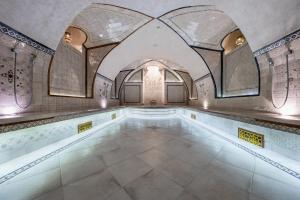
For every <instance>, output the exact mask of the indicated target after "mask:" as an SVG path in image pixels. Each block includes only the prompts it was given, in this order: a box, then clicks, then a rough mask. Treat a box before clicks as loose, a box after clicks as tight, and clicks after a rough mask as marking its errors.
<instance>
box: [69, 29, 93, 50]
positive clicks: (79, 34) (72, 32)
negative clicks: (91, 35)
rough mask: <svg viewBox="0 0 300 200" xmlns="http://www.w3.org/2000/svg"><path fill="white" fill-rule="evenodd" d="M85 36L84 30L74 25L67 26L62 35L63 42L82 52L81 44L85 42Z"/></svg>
mask: <svg viewBox="0 0 300 200" xmlns="http://www.w3.org/2000/svg"><path fill="white" fill-rule="evenodd" d="M86 39H87V36H86V34H85V32H83V31H82V30H81V29H79V28H76V27H69V28H68V29H67V30H66V32H65V35H64V42H65V43H66V44H68V45H70V46H72V47H73V48H74V49H76V50H78V51H79V52H82V45H83V43H85V41H86Z"/></svg>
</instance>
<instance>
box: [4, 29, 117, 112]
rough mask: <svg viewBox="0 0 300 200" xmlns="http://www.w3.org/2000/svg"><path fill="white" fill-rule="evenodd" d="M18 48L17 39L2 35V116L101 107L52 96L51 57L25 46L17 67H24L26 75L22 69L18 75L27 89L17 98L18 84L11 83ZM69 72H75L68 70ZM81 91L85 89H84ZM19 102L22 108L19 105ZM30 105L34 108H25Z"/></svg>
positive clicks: (83, 100) (96, 102) (88, 101)
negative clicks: (50, 91)
mask: <svg viewBox="0 0 300 200" xmlns="http://www.w3.org/2000/svg"><path fill="white" fill-rule="evenodd" d="M15 46H16V40H15V39H14V38H12V37H10V36H8V35H6V34H3V33H0V48H1V52H0V61H1V63H0V73H1V75H0V90H1V94H0V95H1V98H0V115H2V114H7V113H10V112H13V113H19V112H57V111H71V110H73V111H74V109H76V110H81V109H92V108H99V107H100V102H99V99H92V98H74V97H56V96H49V95H48V69H49V64H50V60H51V55H49V54H47V53H45V52H43V51H40V50H37V49H35V48H33V47H31V46H29V45H27V44H23V43H20V44H19V45H18V46H17V47H18V48H17V52H18V59H17V65H18V69H19V66H22V67H21V68H22V69H23V71H21V70H20V69H19V71H20V72H19V71H16V72H17V73H18V74H17V75H18V77H19V80H22V84H23V85H22V87H23V88H25V89H24V90H19V89H18V90H17V96H16V98H15V96H14V93H13V92H14V84H13V83H10V81H11V79H14V73H13V74H12V73H11V71H13V72H14V54H13V52H11V49H12V48H13V47H15ZM66 56H68V55H66ZM31 59H32V61H31ZM28 66H29V68H28ZM68 71H72V70H71V69H68ZM21 73H22V74H21ZM31 73H32V75H31ZM2 74H3V75H2ZM12 75H13V76H12ZM25 75H26V76H25ZM11 76H12V77H11ZM31 78H32V80H31ZM97 81H98V80H95V84H96V85H97V84H98V83H97ZM2 82H3V84H2ZM17 82H19V81H17ZM78 83H79V82H78ZM25 86H26V87H25ZM57 87H59V85H57ZM61 88H64V82H63V83H61ZM78 88H82V86H80V87H78ZM26 94H29V95H26ZM16 100H18V104H20V105H21V106H19V105H18V104H17V103H16ZM28 102H30V105H29V106H28V107H25V106H27V104H28ZM108 104H111V105H118V102H117V101H113V100H109V101H108ZM24 107H25V108H24Z"/></svg>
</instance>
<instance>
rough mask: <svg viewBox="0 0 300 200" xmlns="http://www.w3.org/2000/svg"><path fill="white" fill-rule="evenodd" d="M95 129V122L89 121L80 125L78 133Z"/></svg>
mask: <svg viewBox="0 0 300 200" xmlns="http://www.w3.org/2000/svg"><path fill="white" fill-rule="evenodd" d="M92 127H93V122H92V121H89V122H85V123H82V124H78V133H82V132H84V131H87V130H89V129H91V128H92Z"/></svg>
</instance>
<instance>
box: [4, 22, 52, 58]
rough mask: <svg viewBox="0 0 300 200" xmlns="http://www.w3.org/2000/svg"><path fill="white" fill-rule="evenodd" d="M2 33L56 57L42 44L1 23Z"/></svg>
mask: <svg viewBox="0 0 300 200" xmlns="http://www.w3.org/2000/svg"><path fill="white" fill-rule="evenodd" d="M0 32H2V33H4V34H7V35H9V36H10V37H12V38H15V39H16V40H18V41H20V42H23V43H25V44H27V45H29V46H32V47H34V48H36V49H38V50H40V51H42V52H45V53H47V54H50V55H54V54H55V51H54V50H53V49H51V48H49V47H46V46H45V45H42V44H40V43H39V42H37V41H35V40H33V39H31V38H30V37H28V36H26V35H24V34H22V33H20V32H18V31H16V30H14V29H13V28H11V27H10V26H8V25H6V24H4V23H2V22H0Z"/></svg>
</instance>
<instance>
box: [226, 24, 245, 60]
mask: <svg viewBox="0 0 300 200" xmlns="http://www.w3.org/2000/svg"><path fill="white" fill-rule="evenodd" d="M246 43H247V41H246V39H245V36H244V35H243V33H242V32H241V31H240V30H239V29H238V30H235V31H233V32H231V33H229V34H228V35H227V36H226V37H225V38H224V39H223V41H222V47H223V48H224V53H225V55H226V54H228V53H230V52H232V51H233V50H234V49H236V48H238V47H240V46H243V45H245V44H246Z"/></svg>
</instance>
